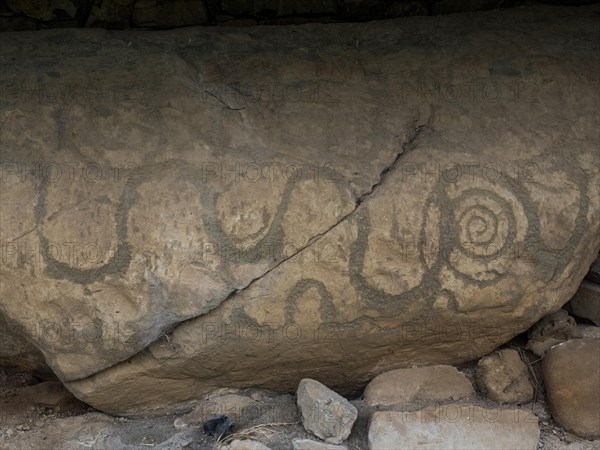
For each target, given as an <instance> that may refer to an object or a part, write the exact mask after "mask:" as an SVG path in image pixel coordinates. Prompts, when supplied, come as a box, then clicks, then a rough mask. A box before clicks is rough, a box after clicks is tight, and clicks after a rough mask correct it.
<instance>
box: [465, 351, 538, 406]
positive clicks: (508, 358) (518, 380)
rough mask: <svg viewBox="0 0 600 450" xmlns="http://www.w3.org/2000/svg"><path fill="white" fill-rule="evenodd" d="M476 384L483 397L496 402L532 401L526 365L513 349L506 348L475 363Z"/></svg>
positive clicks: (531, 387) (531, 386)
mask: <svg viewBox="0 0 600 450" xmlns="http://www.w3.org/2000/svg"><path fill="white" fill-rule="evenodd" d="M477 384H478V386H479V389H480V390H481V392H482V393H483V394H484V395H486V396H488V397H489V398H490V399H492V400H494V401H496V402H500V403H527V402H529V401H531V400H533V385H532V384H531V381H530V380H529V371H528V369H527V365H526V364H525V363H524V362H523V361H522V360H521V356H520V355H519V352H518V351H517V350H515V349H511V348H506V349H503V350H500V351H497V352H494V353H492V354H491V355H488V356H484V357H483V358H481V359H480V360H479V362H478V363H477Z"/></svg>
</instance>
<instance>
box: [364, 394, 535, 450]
mask: <svg viewBox="0 0 600 450" xmlns="http://www.w3.org/2000/svg"><path fill="white" fill-rule="evenodd" d="M539 435H540V428H539V426H538V420H537V417H536V416H534V415H533V414H532V413H530V412H529V411H526V410H521V409H484V408H480V407H479V406H473V405H445V406H440V407H437V408H435V409H427V410H422V411H417V412H397V411H378V412H376V413H374V414H373V417H372V418H371V422H370V424H369V450H391V449H394V450H401V449H411V450H412V449H432V450H433V449H435V450H438V449H456V450H459V449H460V450H465V449H474V450H475V449H482V448H485V449H505V450H516V449H528V450H535V449H536V448H537V444H538V439H539Z"/></svg>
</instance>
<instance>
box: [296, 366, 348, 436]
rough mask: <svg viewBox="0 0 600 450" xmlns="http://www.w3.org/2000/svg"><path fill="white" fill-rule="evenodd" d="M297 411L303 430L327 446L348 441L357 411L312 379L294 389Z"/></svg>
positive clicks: (340, 397)
mask: <svg viewBox="0 0 600 450" xmlns="http://www.w3.org/2000/svg"><path fill="white" fill-rule="evenodd" d="M297 395H298V408H300V412H301V413H302V424H303V425H304V428H306V430H307V431H310V432H311V433H314V434H315V436H317V437H319V438H321V439H323V440H324V441H325V442H329V443H331V444H340V443H342V442H343V441H344V440H346V439H347V438H348V436H349V435H350V432H351V431H352V425H353V424H354V421H355V420H356V418H357V416H358V411H357V410H356V408H355V407H354V405H352V404H351V403H350V402H349V401H348V400H346V399H345V398H344V397H342V396H341V395H339V394H338V393H336V392H334V391H332V390H331V389H329V388H328V387H327V386H325V385H323V384H322V383H319V382H318V381H316V380H311V379H308V378H306V379H304V380H302V381H300V385H299V386H298V393H297Z"/></svg>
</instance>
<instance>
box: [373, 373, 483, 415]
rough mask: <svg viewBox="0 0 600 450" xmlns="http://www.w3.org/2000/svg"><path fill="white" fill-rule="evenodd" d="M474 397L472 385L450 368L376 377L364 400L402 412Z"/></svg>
mask: <svg viewBox="0 0 600 450" xmlns="http://www.w3.org/2000/svg"><path fill="white" fill-rule="evenodd" d="M474 394H475V390H474V389H473V385H472V384H471V382H470V381H469V380H468V379H467V377H465V376H464V375H463V374H462V373H461V372H459V371H458V370H457V369H456V368H455V367H452V366H442V365H436V366H429V367H413V368H409V369H396V370H390V371H388V372H385V373H382V374H381V375H379V376H377V377H375V378H374V379H373V380H372V381H371V382H370V383H369V385H368V386H367V388H366V389H365V393H364V399H365V401H366V402H367V404H368V405H369V406H370V407H373V408H380V409H382V408H384V409H388V408H393V409H404V408H411V407H414V406H418V405H419V404H421V403H424V402H429V401H443V400H459V399H463V398H468V397H471V396H473V395H474Z"/></svg>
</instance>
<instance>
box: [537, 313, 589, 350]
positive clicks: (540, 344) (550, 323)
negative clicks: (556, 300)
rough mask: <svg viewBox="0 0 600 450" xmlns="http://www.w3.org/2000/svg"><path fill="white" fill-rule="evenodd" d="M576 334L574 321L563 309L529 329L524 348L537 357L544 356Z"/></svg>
mask: <svg viewBox="0 0 600 450" xmlns="http://www.w3.org/2000/svg"><path fill="white" fill-rule="evenodd" d="M576 333H577V322H575V319H573V317H571V316H570V315H569V313H567V311H565V310H564V309H559V310H558V311H556V312H554V313H552V314H549V315H547V316H545V317H544V318H543V319H542V320H540V321H539V322H538V323H536V324H535V325H534V326H533V327H531V329H530V330H529V332H528V333H527V335H528V341H527V345H526V348H527V350H530V351H531V352H533V353H535V354H536V355H537V356H544V355H545V354H546V352H547V351H548V350H550V348H552V347H553V346H554V345H556V344H560V343H561V342H565V341H568V340H569V339H571V338H572V337H574V336H575V334H576Z"/></svg>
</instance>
